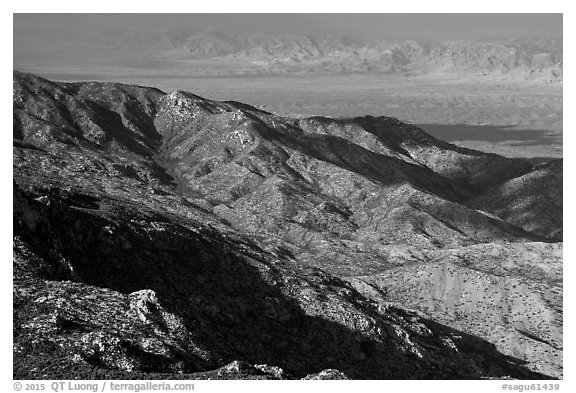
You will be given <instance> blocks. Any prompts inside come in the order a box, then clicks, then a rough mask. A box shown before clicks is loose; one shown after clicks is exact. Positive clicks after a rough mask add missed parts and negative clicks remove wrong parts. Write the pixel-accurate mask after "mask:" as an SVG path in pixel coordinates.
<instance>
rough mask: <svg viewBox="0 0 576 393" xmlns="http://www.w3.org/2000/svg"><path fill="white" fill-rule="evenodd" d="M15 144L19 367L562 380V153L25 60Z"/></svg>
mask: <svg viewBox="0 0 576 393" xmlns="http://www.w3.org/2000/svg"><path fill="white" fill-rule="evenodd" d="M114 42H115V43H116V44H118V45H119V44H120V42H121V41H117V40H115V41H114ZM13 140H14V147H13V157H14V158H13V163H14V164H13V177H14V190H13V195H14V206H13V219H14V377H15V378H17V379H36V378H43V379H58V378H62V379H73V378H82V379H94V378H112V377H114V378H118V379H129V378H144V379H149V378H162V379H166V378H174V377H178V378H200V379H201V378H212V379H214V378H248V379H293V378H309V379H310V378H312V379H322V378H332V379H334V378H358V379H386V378H388V379H412V378H424V379H431V378H466V379H470V378H508V377H513V378H520V379H527V378H537V379H539V378H558V377H561V376H562V315H563V314H562V313H563V311H562V233H563V231H562V225H563V223H562V170H563V167H562V161H561V160H554V161H550V162H547V163H543V164H540V165H537V166H534V165H532V164H531V163H530V162H528V161H526V160H522V159H512V158H506V157H502V156H499V155H495V154H487V153H482V152H479V151H475V150H470V149H465V148H461V147H457V146H455V145H451V144H449V143H446V142H443V141H441V140H438V139H436V138H434V137H432V136H430V135H428V134H426V133H425V132H424V131H422V130H421V129H420V128H418V127H416V126H414V125H410V124H405V123H402V122H400V121H398V120H397V119H394V118H389V117H371V116H366V117H358V118H351V119H341V120H336V119H330V118H324V117H311V118H290V117H283V116H279V115H275V114H272V113H269V112H265V111H263V110H260V109H257V108H255V107H252V106H249V105H246V104H243V103H240V102H235V101H225V102H222V101H214V100H208V99H205V98H203V97H200V96H197V95H195V94H193V93H190V92H185V91H175V92H171V93H165V92H163V91H160V90H158V89H154V88H147V87H142V86H132V85H124V84H118V83H101V82H74V83H62V82H52V81H49V80H46V79H43V78H40V77H38V76H35V75H32V74H24V73H20V72H14V75H13Z"/></svg>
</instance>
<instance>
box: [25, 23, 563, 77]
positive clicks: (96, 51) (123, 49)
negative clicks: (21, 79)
mask: <svg viewBox="0 0 576 393" xmlns="http://www.w3.org/2000/svg"><path fill="white" fill-rule="evenodd" d="M20 37H21V38H20ZM15 43H16V44H17V45H15V47H16V48H17V51H16V52H15V59H16V61H15V64H16V65H17V66H19V62H20V59H23V64H24V63H26V59H28V58H30V57H33V56H34V55H37V56H42V58H44V59H45V62H44V63H45V64H50V61H54V62H55V64H56V63H57V62H58V58H59V57H62V58H69V60H70V61H71V62H72V64H74V63H77V62H80V63H81V62H82V61H83V60H82V59H91V60H90V61H91V62H96V63H101V64H102V65H108V66H110V65H114V64H116V66H117V67H120V68H122V67H128V68H134V69H138V68H140V69H142V70H144V69H149V70H154V69H162V70H164V71H165V72H168V71H170V72H175V73H181V74H182V75H186V74H188V75H195V76H225V75H236V76H239V75H247V76H249V75H291V74H294V75H302V74H346V73H376V74H398V75H427V74H431V75H434V74H438V73H440V74H442V73H447V72H452V73H454V72H456V73H460V74H473V75H479V76H484V77H487V76H494V77H509V78H512V79H519V80H542V81H554V82H561V81H562V73H563V60H562V39H561V38H527V37H522V38H507V39H501V40H498V39H490V40H484V41H474V40H471V41H445V42H433V41H427V40H426V41H419V40H414V39H408V40H402V39H350V38H346V37H342V36H336V35H310V36H306V35H297V34H292V35H274V34H244V35H242V34H237V35H235V34H229V33H225V32H221V31H216V30H213V29H181V30H177V31H173V30H158V31H150V30H146V29H140V30H125V29H113V30H106V31H101V32H95V33H91V34H84V35H82V34H80V35H75V36H74V37H70V36H69V34H66V33H48V34H46V33H44V34H38V33H33V32H31V31H29V30H26V29H20V30H17V31H16V32H15ZM72 52H73V53H74V56H73V57H70V56H69V53H72ZM138 62H140V64H138Z"/></svg>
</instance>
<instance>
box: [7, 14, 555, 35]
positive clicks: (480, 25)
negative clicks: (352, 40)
mask: <svg viewBox="0 0 576 393" xmlns="http://www.w3.org/2000/svg"><path fill="white" fill-rule="evenodd" d="M19 27H35V28H45V29H58V30H68V31H72V32H73V31H80V30H86V29H89V30H93V29H102V28H115V27H129V28H138V27H143V28H161V29H169V28H185V27H213V28H215V29H217V30H222V31H225V32H230V33H302V34H316V33H332V34H342V35H346V36H352V37H366V36H389V37H406V38H427V39H431V40H452V39H475V38H484V37H510V36H543V37H562V14H14V28H19Z"/></svg>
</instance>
